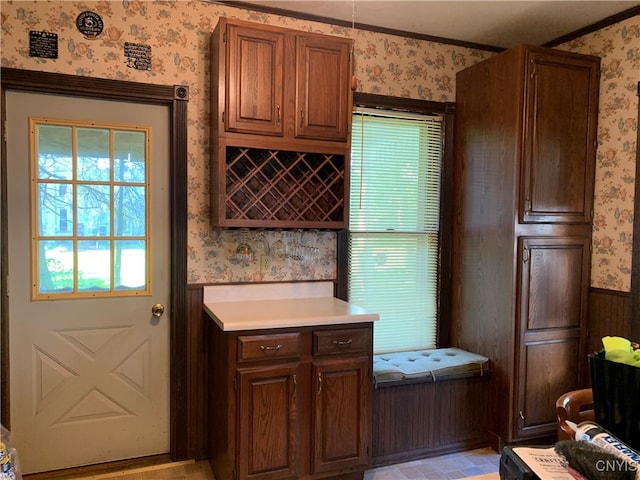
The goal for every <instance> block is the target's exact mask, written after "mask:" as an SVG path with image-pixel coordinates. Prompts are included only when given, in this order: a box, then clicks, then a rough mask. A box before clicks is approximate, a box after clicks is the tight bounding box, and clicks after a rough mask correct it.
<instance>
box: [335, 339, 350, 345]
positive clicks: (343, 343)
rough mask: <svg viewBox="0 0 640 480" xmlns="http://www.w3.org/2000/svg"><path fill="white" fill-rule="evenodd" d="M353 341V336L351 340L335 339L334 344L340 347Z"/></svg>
mask: <svg viewBox="0 0 640 480" xmlns="http://www.w3.org/2000/svg"><path fill="white" fill-rule="evenodd" d="M351 342H353V339H352V338H350V339H349V340H334V341H333V344H334V345H338V346H339V347H345V346H347V345H351Z"/></svg>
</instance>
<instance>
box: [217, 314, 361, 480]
mask: <svg viewBox="0 0 640 480" xmlns="http://www.w3.org/2000/svg"><path fill="white" fill-rule="evenodd" d="M372 338H373V325H372V324H370V323H367V324H358V325H337V326H336V325H334V326H323V327H317V328H316V327H314V328H311V327H305V328H294V329H276V330H268V331H255V330H254V331H242V332H224V331H222V330H220V329H219V328H218V327H217V326H212V327H211V343H212V352H213V355H212V358H211V371H212V375H211V391H210V398H211V399H212V401H211V414H210V418H211V422H212V423H211V425H210V431H211V455H210V461H211V466H212V470H213V473H214V475H215V478H216V479H217V480H249V479H251V480H285V479H309V480H312V479H320V478H323V479H324V478H345V479H346V478H352V479H356V478H362V476H363V474H364V471H365V470H366V469H367V468H369V466H370V464H371V458H370V442H371V433H370V430H371V427H370V425H371V420H372V417H371V398H372V385H373V384H372V377H371V365H372Z"/></svg>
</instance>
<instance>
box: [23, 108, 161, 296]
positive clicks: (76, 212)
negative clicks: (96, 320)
mask: <svg viewBox="0 0 640 480" xmlns="http://www.w3.org/2000/svg"><path fill="white" fill-rule="evenodd" d="M149 137H150V131H149V129H146V128H144V127H128V126H126V125H96V124H94V123H89V124H82V123H78V122H73V123H70V122H65V121H64V120H52V119H43V118H31V119H30V145H31V200H32V202H31V205H32V208H33V211H32V215H31V217H32V225H31V230H32V262H31V264H32V298H34V299H54V298H70V297H95V296H113V295H117V296H126V295H141V294H143V295H144V294H150V290H151V289H150V282H149V249H150V245H149V235H148V232H149V225H148V218H149V211H148V209H149V205H150V204H149V184H148V178H149V161H148V158H149V154H150V152H149V150H150V148H149V145H150V138H149Z"/></svg>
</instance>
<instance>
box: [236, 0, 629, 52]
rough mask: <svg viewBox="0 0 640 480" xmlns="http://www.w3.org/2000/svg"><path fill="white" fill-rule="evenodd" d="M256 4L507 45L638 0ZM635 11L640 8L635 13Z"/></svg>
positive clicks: (544, 37)
mask: <svg viewBox="0 0 640 480" xmlns="http://www.w3.org/2000/svg"><path fill="white" fill-rule="evenodd" d="M226 3H233V4H234V5H236V6H240V5H239V4H247V6H255V7H256V9H262V10H263V11H264V9H278V10H281V11H282V12H281V13H283V14H287V13H289V14H291V16H295V17H301V18H307V19H309V18H310V17H309V16H316V17H322V19H323V20H325V21H330V20H337V21H338V22H335V23H338V24H340V25H343V24H345V22H346V23H347V24H348V25H352V24H353V23H355V24H357V26H359V27H360V28H366V27H365V26H373V27H377V28H379V29H383V30H387V31H389V30H392V31H393V30H395V31H400V32H410V33H413V34H417V35H420V36H422V35H424V36H428V37H440V38H444V39H450V40H456V41H460V42H468V43H474V44H479V45H486V46H492V47H500V48H509V47H512V46H515V45H518V44H520V43H528V44H533V45H544V44H545V43H547V42H550V41H552V40H556V39H558V38H560V37H563V36H565V35H568V34H571V33H573V32H576V31H578V30H580V29H583V28H585V27H589V26H591V25H593V24H595V23H598V22H600V21H602V20H604V19H606V18H608V17H610V16H612V15H617V14H619V13H621V12H623V11H625V10H628V9H630V8H634V7H636V8H638V7H639V6H640V1H600V0H591V1H577V0H574V1H554V0H545V1H507V0H503V1H464V0H460V1H458V0H449V1H436V0H328V1H323V0H303V1H299V0H283V1H280V0H247V1H234V2H226ZM635 13H636V14H640V12H635Z"/></svg>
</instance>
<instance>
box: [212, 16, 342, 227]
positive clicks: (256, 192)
mask: <svg viewBox="0 0 640 480" xmlns="http://www.w3.org/2000/svg"><path fill="white" fill-rule="evenodd" d="M351 47H352V41H351V40H350V39H345V38H339V37H330V36H327V35H320V34H315V33H307V32H299V31H295V30H288V29H284V28H278V27H273V26H269V25H263V24H255V23H250V22H244V21H239V20H231V19H226V18H222V19H220V21H219V23H218V26H217V27H216V30H215V31H214V33H213V36H212V41H211V51H212V61H211V69H212V73H211V82H212V89H211V90H212V91H211V99H212V106H211V118H212V121H211V133H212V149H211V152H212V164H211V189H210V198H211V222H212V226H213V227H214V228H238V227H245V228H323V229H324V228H328V229H342V228H345V227H346V225H347V221H348V209H347V199H346V194H347V192H348V181H349V171H348V160H349V151H350V148H351V145H350V143H351V138H350V137H351V136H350V126H351V106H352V102H353V94H352V91H351Z"/></svg>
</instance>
